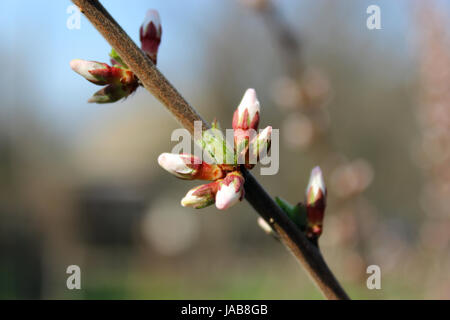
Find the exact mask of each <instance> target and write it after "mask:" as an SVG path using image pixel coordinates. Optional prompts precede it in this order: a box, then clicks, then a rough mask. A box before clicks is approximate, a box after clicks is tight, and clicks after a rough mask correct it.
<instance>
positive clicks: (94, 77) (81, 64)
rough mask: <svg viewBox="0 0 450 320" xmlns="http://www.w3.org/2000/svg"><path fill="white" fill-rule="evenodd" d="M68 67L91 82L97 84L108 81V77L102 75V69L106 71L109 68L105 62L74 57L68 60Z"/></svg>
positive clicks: (103, 83)
mask: <svg viewBox="0 0 450 320" xmlns="http://www.w3.org/2000/svg"><path fill="white" fill-rule="evenodd" d="M70 67H71V68H72V70H73V71H75V72H76V73H78V74H79V75H81V76H83V77H84V78H85V79H86V80H89V81H90V82H92V83H95V84H98V85H105V84H108V83H109V82H108V79H106V78H105V77H104V76H103V75H102V72H103V71H108V70H109V68H110V67H109V66H108V65H107V64H105V63H101V62H96V61H87V60H82V59H75V60H72V61H70ZM99 71H100V73H99Z"/></svg>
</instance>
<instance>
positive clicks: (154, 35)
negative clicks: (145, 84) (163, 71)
mask: <svg viewBox="0 0 450 320" xmlns="http://www.w3.org/2000/svg"><path fill="white" fill-rule="evenodd" d="M161 35H162V28H161V20H160V18H159V14H158V11H156V10H148V11H147V15H146V16H145V20H144V23H143V24H142V26H141V28H140V29H139V38H140V40H141V48H142V50H143V51H144V52H145V53H147V55H148V56H149V57H150V59H151V60H152V61H153V63H154V64H156V57H157V55H158V48H159V44H160V43H161Z"/></svg>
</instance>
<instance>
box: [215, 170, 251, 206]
mask: <svg viewBox="0 0 450 320" xmlns="http://www.w3.org/2000/svg"><path fill="white" fill-rule="evenodd" d="M244 181H245V180H244V177H243V176H242V175H241V174H240V173H239V172H237V171H234V172H231V173H229V174H228V175H227V176H226V177H225V179H223V180H219V181H218V182H219V190H218V191H217V194H216V207H217V209H219V210H225V209H228V208H229V207H231V206H233V205H234V204H236V203H237V202H238V201H241V200H242V198H243V197H244Z"/></svg>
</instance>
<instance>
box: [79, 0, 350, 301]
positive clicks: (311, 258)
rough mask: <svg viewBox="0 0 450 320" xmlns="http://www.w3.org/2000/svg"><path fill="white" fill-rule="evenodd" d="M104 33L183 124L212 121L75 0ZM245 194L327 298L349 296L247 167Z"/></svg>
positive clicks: (89, 2) (93, 1)
mask: <svg viewBox="0 0 450 320" xmlns="http://www.w3.org/2000/svg"><path fill="white" fill-rule="evenodd" d="M72 2H73V3H74V4H75V5H77V6H78V7H79V8H80V9H81V12H83V13H84V15H85V16H86V17H87V18H88V19H89V21H90V22H91V23H92V24H93V25H94V27H95V28H96V29H97V30H98V31H99V32H100V34H101V35H102V36H103V37H104V38H105V39H106V40H107V41H108V42H109V44H110V45H111V46H112V47H113V48H114V49H115V50H116V51H117V53H118V54H119V56H120V57H121V58H122V60H123V61H124V62H125V63H126V64H127V65H128V66H129V68H130V69H131V70H132V71H133V72H134V73H135V74H136V76H137V77H138V78H139V80H140V81H141V82H142V84H143V85H144V87H145V88H146V89H147V90H148V91H149V92H150V93H152V94H153V95H154V96H155V97H156V98H157V99H158V100H159V101H161V103H162V104H163V105H164V106H165V107H166V108H167V109H168V110H169V111H170V112H171V113H172V114H173V116H175V118H176V119H177V120H178V121H179V122H180V123H181V125H182V126H183V127H185V128H186V129H187V130H189V131H190V132H191V134H192V133H193V130H194V121H199V120H200V121H202V122H203V124H204V127H205V128H209V125H208V124H207V123H206V122H205V121H204V120H203V119H202V118H201V116H200V115H199V114H198V113H197V112H196V111H195V109H194V108H193V107H191V106H190V105H189V103H188V102H187V101H186V100H185V99H184V98H183V97H182V96H181V94H180V93H179V92H178V91H177V90H176V89H175V88H174V87H173V86H172V85H171V84H170V82H169V81H168V80H167V79H166V78H165V77H164V75H163V74H161V72H160V71H159V70H158V69H157V68H156V67H155V66H154V64H153V63H152V62H151V61H150V59H149V58H148V57H147V56H146V55H145V54H144V53H143V52H142V51H141V50H140V49H139V48H138V47H137V46H136V44H135V43H134V42H133V41H132V40H131V39H130V37H129V36H128V35H127V34H126V33H125V31H124V30H123V29H122V28H121V27H120V26H119V25H118V24H117V22H116V21H115V20H114V19H113V18H112V17H111V15H110V14H109V13H108V12H107V11H106V9H105V8H104V7H103V6H102V5H101V4H100V3H99V2H98V1H97V0H72ZM242 171H243V175H244V177H245V198H246V199H247V201H248V202H249V203H250V204H251V205H252V207H253V208H254V209H255V210H256V211H257V212H258V213H259V214H260V215H261V217H263V218H264V219H265V220H266V221H267V222H268V223H269V224H270V225H271V226H272V228H273V229H274V230H276V232H278V234H279V235H280V240H281V241H282V242H283V244H284V245H285V246H286V247H287V248H288V249H289V250H290V251H291V252H292V254H293V255H294V256H295V257H296V258H297V260H298V261H299V262H300V263H301V264H302V265H303V267H304V268H305V269H306V271H307V272H308V274H309V275H310V276H311V278H312V280H313V281H314V283H315V284H316V285H317V286H318V287H319V289H320V290H321V291H322V293H323V295H324V296H325V297H326V298H327V299H349V297H348V296H347V294H346V293H345V291H344V290H343V289H342V287H341V286H340V284H339V282H338V281H337V280H336V278H335V277H334V275H333V273H332V272H331V270H330V269H329V268H328V266H327V264H326V263H325V260H324V259H323V257H322V255H321V253H320V251H319V250H318V249H317V248H316V247H315V246H314V245H312V244H311V243H310V242H309V241H308V240H307V239H306V237H305V236H304V235H303V234H302V233H301V232H300V230H299V229H298V228H297V227H296V226H295V224H294V223H293V222H292V221H291V220H290V219H289V218H288V216H287V215H286V214H285V213H284V212H283V211H282V210H281V208H280V207H278V205H277V204H276V203H275V202H274V200H273V199H272V198H271V197H270V196H269V195H268V194H267V192H266V191H265V190H264V188H263V187H262V186H261V185H260V184H259V183H258V181H256V179H255V178H254V177H253V175H252V174H251V173H250V172H248V171H247V170H245V169H243V170H242Z"/></svg>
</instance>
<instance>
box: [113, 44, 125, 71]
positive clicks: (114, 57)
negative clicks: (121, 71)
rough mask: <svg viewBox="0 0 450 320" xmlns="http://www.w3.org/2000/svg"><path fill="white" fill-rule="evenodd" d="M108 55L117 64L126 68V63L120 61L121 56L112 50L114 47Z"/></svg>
mask: <svg viewBox="0 0 450 320" xmlns="http://www.w3.org/2000/svg"><path fill="white" fill-rule="evenodd" d="M109 56H110V57H111V58H112V59H114V60H116V62H117V63H118V64H120V65H121V66H122V67H125V68H127V69H128V67H127V65H126V64H125V62H123V61H122V58H121V57H120V56H119V55H118V54H117V52H116V50H114V48H112V49H111V52H110V53H109Z"/></svg>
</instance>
